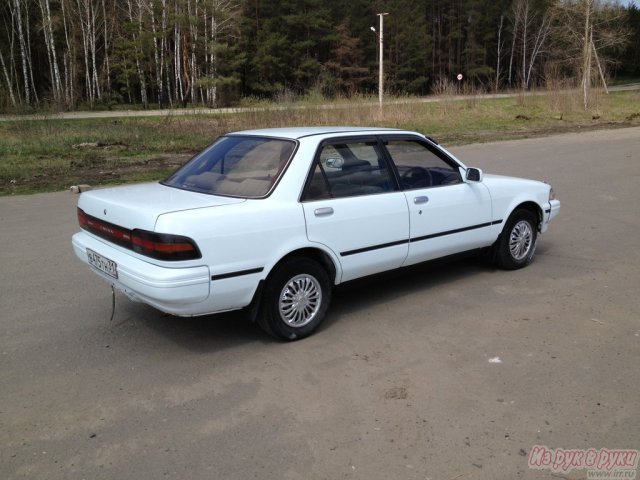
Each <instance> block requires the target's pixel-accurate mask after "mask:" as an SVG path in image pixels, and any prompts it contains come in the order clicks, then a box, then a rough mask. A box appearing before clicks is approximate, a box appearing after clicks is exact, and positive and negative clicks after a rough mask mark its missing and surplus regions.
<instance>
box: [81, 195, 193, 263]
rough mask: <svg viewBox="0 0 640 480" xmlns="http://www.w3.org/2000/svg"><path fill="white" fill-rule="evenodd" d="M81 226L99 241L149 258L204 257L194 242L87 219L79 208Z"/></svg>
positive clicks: (174, 236) (93, 218)
mask: <svg viewBox="0 0 640 480" xmlns="http://www.w3.org/2000/svg"><path fill="white" fill-rule="evenodd" d="M78 223H79V224H80V228H82V229H84V230H87V231H89V232H91V233H93V234H94V235H97V236H98V237H100V238H104V239H105V240H108V241H109V242H112V243H115V244H116V245H120V246H121V247H124V248H127V249H129V250H133V251H134V252H136V253H139V254H140V255H145V256H147V257H151V258H155V259H158V260H166V261H177V260H193V259H196V258H201V257H202V254H201V253H200V250H199V249H198V246H197V245H196V244H195V242H194V241H193V240H191V239H190V238H188V237H183V236H181V235H171V234H168V233H154V232H148V231H146V230H138V229H136V230H128V229H126V228H122V227H119V226H118V225H114V224H112V223H108V222H105V221H103V220H100V219H98V218H95V217H92V216H91V215H87V214H86V213H85V212H84V211H83V210H82V209H80V208H78Z"/></svg>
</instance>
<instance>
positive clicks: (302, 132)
mask: <svg viewBox="0 0 640 480" xmlns="http://www.w3.org/2000/svg"><path fill="white" fill-rule="evenodd" d="M333 133H339V134H349V133H354V134H361V133H372V134H375V133H414V134H415V132H409V131H406V130H399V129H397V128H379V127H344V126H343V127H338V126H336V127H331V126H330V127H291V128H263V129H257V130H242V131H239V132H232V133H229V135H252V136H261V137H277V138H290V139H299V138H303V137H311V136H315V135H329V134H333Z"/></svg>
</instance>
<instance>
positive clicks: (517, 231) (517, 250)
mask: <svg viewBox="0 0 640 480" xmlns="http://www.w3.org/2000/svg"><path fill="white" fill-rule="evenodd" d="M532 247H533V230H532V229H531V225H530V224H529V222H526V221H524V220H520V221H519V222H518V223H516V224H515V225H514V226H513V229H512V230H511V235H510V236H509V250H510V251H511V256H512V257H513V259H514V260H517V261H520V260H523V259H525V258H526V257H527V255H529V252H531V249H532Z"/></svg>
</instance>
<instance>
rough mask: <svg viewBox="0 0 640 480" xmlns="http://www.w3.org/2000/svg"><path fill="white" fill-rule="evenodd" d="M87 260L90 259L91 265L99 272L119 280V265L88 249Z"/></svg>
mask: <svg viewBox="0 0 640 480" xmlns="http://www.w3.org/2000/svg"><path fill="white" fill-rule="evenodd" d="M87 258H88V259H89V265H92V266H94V267H96V268H97V269H98V270H100V271H101V272H104V273H106V274H107V275H109V276H110V277H113V278H118V265H117V264H116V262H114V261H113V260H109V259H108V258H106V257H103V256H102V255H100V254H99V253H96V252H94V251H93V250H89V249H88V248H87Z"/></svg>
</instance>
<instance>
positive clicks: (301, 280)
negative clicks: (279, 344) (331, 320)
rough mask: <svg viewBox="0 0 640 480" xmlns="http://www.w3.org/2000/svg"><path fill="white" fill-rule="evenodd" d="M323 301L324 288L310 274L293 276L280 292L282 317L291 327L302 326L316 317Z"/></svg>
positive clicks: (279, 306) (279, 307)
mask: <svg viewBox="0 0 640 480" xmlns="http://www.w3.org/2000/svg"><path fill="white" fill-rule="evenodd" d="M321 303H322V288H321V287H320V283H318V280H316V279H315V278H314V277H312V276H311V275H308V274H302V275H297V276H295V277H293V278H292V279H291V280H289V282H288V283H287V284H286V285H285V286H284V288H283V289H282V292H280V304H279V305H278V309H279V311H280V317H282V319H283V320H284V321H285V322H286V323H287V325H289V326H291V327H302V326H304V325H306V324H308V323H309V322H310V321H311V320H313V319H314V318H315V316H316V315H317V314H318V310H320V305H321Z"/></svg>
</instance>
